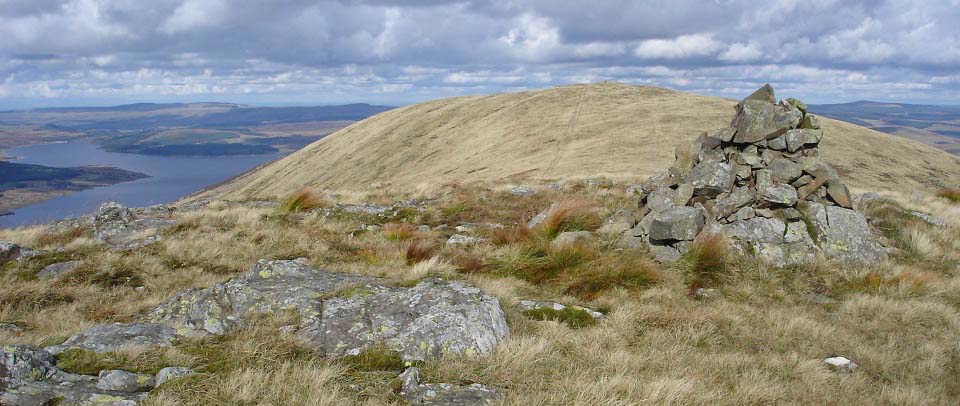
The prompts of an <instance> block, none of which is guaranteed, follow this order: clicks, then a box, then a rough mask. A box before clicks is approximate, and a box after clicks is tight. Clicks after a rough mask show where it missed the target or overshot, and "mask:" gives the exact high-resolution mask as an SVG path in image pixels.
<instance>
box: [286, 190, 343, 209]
mask: <svg viewBox="0 0 960 406" xmlns="http://www.w3.org/2000/svg"><path fill="white" fill-rule="evenodd" d="M330 206H332V204H331V203H330V201H329V200H328V199H327V197H326V196H324V195H323V194H322V193H320V192H318V191H316V190H315V189H312V188H309V187H304V188H301V189H300V190H297V191H296V192H293V193H292V194H290V196H287V198H286V199H284V200H283V201H282V202H280V206H278V207H277V211H278V212H279V213H281V214H287V213H302V212H305V211H310V210H315V209H320V208H324V207H330Z"/></svg>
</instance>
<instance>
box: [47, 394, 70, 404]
mask: <svg viewBox="0 0 960 406" xmlns="http://www.w3.org/2000/svg"><path fill="white" fill-rule="evenodd" d="M66 401H67V399H66V398H64V397H63V396H57V397H55V398H53V399H50V400H48V401H46V402H43V406H60V405H62V404H64V402H66Z"/></svg>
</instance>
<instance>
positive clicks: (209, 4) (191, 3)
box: [160, 0, 228, 34]
mask: <svg viewBox="0 0 960 406" xmlns="http://www.w3.org/2000/svg"><path fill="white" fill-rule="evenodd" d="M227 11H228V6H227V3H226V0H186V1H185V2H183V3H182V4H180V6H179V7H177V8H176V10H174V11H173V14H172V15H171V16H170V17H169V18H167V19H166V21H164V22H163V24H161V25H160V30H161V31H163V32H165V33H167V34H176V33H180V32H184V31H190V30H195V29H198V28H208V27H215V26H217V25H218V24H220V23H221V22H222V21H223V20H224V17H226V16H225V14H226V13H227Z"/></svg>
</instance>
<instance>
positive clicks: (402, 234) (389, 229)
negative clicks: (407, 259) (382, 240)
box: [383, 223, 417, 241]
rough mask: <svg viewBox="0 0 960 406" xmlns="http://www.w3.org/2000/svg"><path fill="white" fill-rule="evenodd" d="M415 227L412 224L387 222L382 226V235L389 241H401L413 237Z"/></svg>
mask: <svg viewBox="0 0 960 406" xmlns="http://www.w3.org/2000/svg"><path fill="white" fill-rule="evenodd" d="M416 234H417V228H416V227H414V225H413V224H407V223H388V224H385V225H384V226H383V235H384V237H386V238H387V239H388V240H390V241H403V240H409V239H411V238H413V237H414V236H415V235H416Z"/></svg>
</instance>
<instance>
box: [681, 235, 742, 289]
mask: <svg viewBox="0 0 960 406" xmlns="http://www.w3.org/2000/svg"><path fill="white" fill-rule="evenodd" d="M729 253H730V248H729V246H728V245H727V241H726V239H724V238H723V236H722V235H719V234H708V235H702V236H700V237H698V238H697V240H696V241H694V242H693V245H692V246H691V247H690V250H689V251H687V253H686V254H683V256H682V257H681V258H680V260H679V261H677V263H678V264H679V265H680V266H682V267H684V269H683V270H684V273H685V275H686V277H687V280H688V282H689V286H688V287H689V288H690V291H691V292H693V291H696V290H697V289H698V288H701V287H706V286H715V285H718V284H720V283H721V282H722V281H723V278H724V277H725V276H726V273H727V263H728V258H729Z"/></svg>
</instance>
